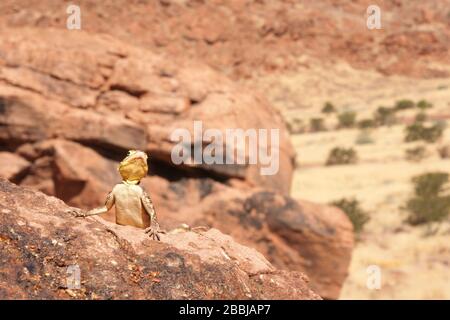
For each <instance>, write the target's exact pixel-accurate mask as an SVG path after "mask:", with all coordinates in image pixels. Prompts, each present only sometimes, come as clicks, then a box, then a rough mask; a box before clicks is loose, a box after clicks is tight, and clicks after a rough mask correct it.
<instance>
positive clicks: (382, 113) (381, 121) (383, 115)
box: [374, 107, 397, 126]
mask: <svg viewBox="0 0 450 320" xmlns="http://www.w3.org/2000/svg"><path fill="white" fill-rule="evenodd" d="M395 112H396V110H395V109H393V108H387V107H378V109H377V110H376V111H375V113H374V121H375V123H376V124H377V125H380V126H386V125H387V126H390V125H393V124H395V122H396V121H397V119H396V116H395Z"/></svg>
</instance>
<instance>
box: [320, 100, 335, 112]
mask: <svg viewBox="0 0 450 320" xmlns="http://www.w3.org/2000/svg"><path fill="white" fill-rule="evenodd" d="M333 112H336V108H335V107H334V105H333V104H332V103H331V102H325V104H324V105H323V108H322V113H325V114H330V113H333Z"/></svg>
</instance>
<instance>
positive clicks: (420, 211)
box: [403, 172, 450, 225]
mask: <svg viewBox="0 0 450 320" xmlns="http://www.w3.org/2000/svg"><path fill="white" fill-rule="evenodd" d="M448 178H449V175H448V173H444V172H433V173H426V174H423V175H420V176H416V177H414V178H413V180H412V182H413V184H414V196H413V197H411V198H410V199H409V200H408V201H407V202H406V206H405V207H404V208H403V209H406V210H407V211H408V212H409V216H408V218H407V220H406V221H407V222H408V223H409V224H411V225H419V224H425V223H430V222H439V221H442V220H444V219H445V218H446V217H447V216H448V215H449V212H450V196H448V195H446V194H445V192H446V191H447V190H448Z"/></svg>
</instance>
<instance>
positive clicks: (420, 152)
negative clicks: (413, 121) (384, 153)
mask: <svg viewBox="0 0 450 320" xmlns="http://www.w3.org/2000/svg"><path fill="white" fill-rule="evenodd" d="M426 153H427V149H426V148H425V147H424V146H419V147H416V148H411V149H407V150H406V151H405V157H406V160H408V161H414V162H420V161H422V160H423V159H424V158H425V157H426Z"/></svg>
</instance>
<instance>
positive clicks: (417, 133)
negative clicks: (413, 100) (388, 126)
mask: <svg viewBox="0 0 450 320" xmlns="http://www.w3.org/2000/svg"><path fill="white" fill-rule="evenodd" d="M405 130H406V135H405V141H406V142H412V141H419V140H424V141H426V142H429V143H433V142H436V141H437V140H438V139H439V138H440V137H441V136H442V133H443V132H444V128H443V126H442V125H440V124H439V123H435V124H433V125H431V126H426V125H424V124H423V123H422V122H414V123H413V124H411V125H409V126H407V127H406V129H405Z"/></svg>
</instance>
